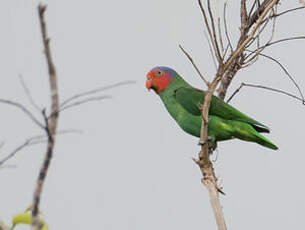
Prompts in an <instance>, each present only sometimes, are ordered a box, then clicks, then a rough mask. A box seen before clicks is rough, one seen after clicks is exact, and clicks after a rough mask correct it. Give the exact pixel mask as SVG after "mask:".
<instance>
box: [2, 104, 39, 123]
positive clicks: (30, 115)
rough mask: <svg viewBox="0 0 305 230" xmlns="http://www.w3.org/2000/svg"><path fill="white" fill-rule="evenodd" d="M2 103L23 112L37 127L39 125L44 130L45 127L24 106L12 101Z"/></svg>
mask: <svg viewBox="0 0 305 230" xmlns="http://www.w3.org/2000/svg"><path fill="white" fill-rule="evenodd" d="M0 103H3V104H7V105H12V106H14V107H16V108H18V109H20V110H21V111H23V112H24V113H25V114H26V115H27V116H28V117H29V118H30V119H31V120H32V121H33V122H34V123H35V124H36V125H38V126H39V127H40V128H42V129H43V128H44V125H43V124H42V123H41V122H40V121H39V120H38V119H37V118H36V117H35V116H34V115H33V114H32V113H31V112H30V110H28V109H27V108H26V107H25V106H24V105H22V104H20V103H18V102H14V101H11V100H7V99H0Z"/></svg>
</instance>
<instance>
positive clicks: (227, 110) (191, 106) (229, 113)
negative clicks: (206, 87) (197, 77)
mask: <svg viewBox="0 0 305 230" xmlns="http://www.w3.org/2000/svg"><path fill="white" fill-rule="evenodd" d="M205 94H206V92H204V91H201V90H199V89H195V88H187V87H181V88H178V89H177V90H175V98H176V100H177V102H178V103H179V104H180V105H181V106H182V107H183V108H184V109H185V110H187V111H188V112H189V113H191V114H193V115H197V116H199V115H200V114H201V111H200V109H199V105H200V104H202V102H203V98H204V96H205ZM209 114H210V115H214V116H218V117H221V118H223V119H226V120H234V121H241V122H245V123H248V124H250V125H251V126H253V128H254V129H256V130H257V131H258V132H267V133H269V132H270V131H269V128H268V127H267V126H265V125H263V124H262V123H260V122H258V121H256V120H253V119H251V118H250V117H248V116H247V115H245V114H243V113H242V112H240V111H238V110H237V109H235V108H234V107H232V106H230V105H229V104H227V103H225V102H224V101H223V100H221V99H220V98H218V97H216V96H213V97H212V100H211V106H210V111H209Z"/></svg>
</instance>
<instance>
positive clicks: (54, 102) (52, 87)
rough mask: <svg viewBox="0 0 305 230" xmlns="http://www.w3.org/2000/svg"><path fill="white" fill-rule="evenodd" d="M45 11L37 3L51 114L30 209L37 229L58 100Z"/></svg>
mask: <svg viewBox="0 0 305 230" xmlns="http://www.w3.org/2000/svg"><path fill="white" fill-rule="evenodd" d="M45 11H46V5H42V4H39V6H38V14H39V22H40V27H41V33H42V40H43V45H44V50H45V56H46V60H47V64H48V70H49V81H50V91H51V114H52V116H51V117H50V118H49V119H48V120H47V121H46V127H45V130H46V133H47V135H48V144H47V150H46V155H45V158H44V161H43V164H42V167H41V169H40V172H39V176H38V180H37V184H36V188H35V192H34V197H33V210H32V230H39V227H40V224H39V216H38V210H39V203H40V196H41V192H42V188H43V184H44V180H45V178H46V175H47V172H48V169H49V165H50V162H51V159H52V155H53V150H54V145H55V133H56V128H57V120H58V115H59V113H54V112H55V111H58V108H59V100H58V89H57V77H56V71H55V67H54V64H53V60H52V56H51V50H50V46H49V41H50V40H49V38H48V35H47V29H46V23H45V19H44V13H45Z"/></svg>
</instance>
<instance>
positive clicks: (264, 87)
mask: <svg viewBox="0 0 305 230" xmlns="http://www.w3.org/2000/svg"><path fill="white" fill-rule="evenodd" d="M244 86H247V87H253V88H259V89H266V90H270V91H273V92H277V93H281V94H284V95H286V96H289V97H292V98H294V99H297V100H299V101H301V102H302V103H303V105H305V100H304V99H302V98H300V97H298V96H296V95H293V94H291V93H288V92H286V91H284V90H281V89H275V88H272V87H268V86H263V85H254V84H248V83H243V82H242V83H241V84H240V86H239V87H238V88H237V89H236V90H235V91H234V93H233V94H232V95H231V96H230V98H229V99H228V100H227V103H229V102H230V101H231V100H232V99H233V97H234V96H235V95H236V94H237V93H238V92H239V91H240V90H241V89H242V88H243V87H244Z"/></svg>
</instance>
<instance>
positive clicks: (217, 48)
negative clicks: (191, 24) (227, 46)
mask: <svg viewBox="0 0 305 230" xmlns="http://www.w3.org/2000/svg"><path fill="white" fill-rule="evenodd" d="M208 12H209V16H210V20H211V25H212V31H213V37H212V38H211V39H212V43H214V47H215V54H216V58H217V60H218V63H219V64H221V63H222V60H221V55H220V51H219V45H218V41H217V35H216V29H215V23H214V16H213V13H212V9H211V2H210V0H208Z"/></svg>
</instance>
